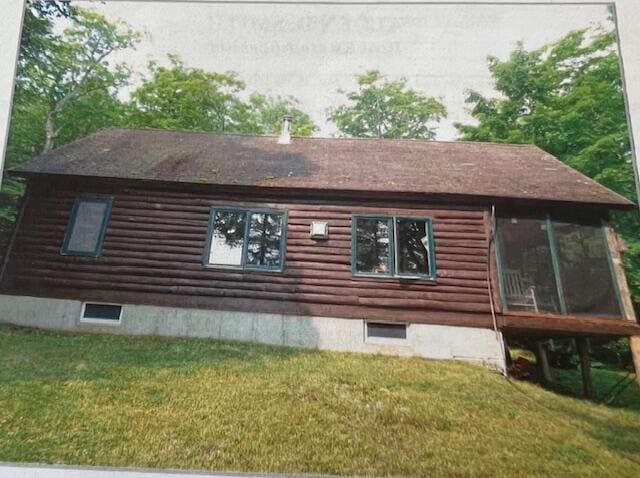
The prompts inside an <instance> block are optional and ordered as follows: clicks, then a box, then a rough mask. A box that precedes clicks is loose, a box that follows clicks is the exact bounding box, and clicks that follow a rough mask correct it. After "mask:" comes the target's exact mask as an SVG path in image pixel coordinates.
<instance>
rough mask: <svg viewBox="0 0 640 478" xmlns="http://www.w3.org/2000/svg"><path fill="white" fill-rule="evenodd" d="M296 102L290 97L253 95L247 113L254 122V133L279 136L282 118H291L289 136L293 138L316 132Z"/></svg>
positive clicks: (309, 119)
mask: <svg viewBox="0 0 640 478" xmlns="http://www.w3.org/2000/svg"><path fill="white" fill-rule="evenodd" d="M298 104H299V103H298V100H296V99H295V98H294V97H292V96H285V97H281V96H278V97H275V98H273V97H270V96H265V95H262V94H260V93H254V94H253V95H251V97H250V98H249V111H250V114H251V117H252V121H254V122H255V131H254V132H255V133H260V134H275V135H277V134H280V130H281V128H282V117H283V116H284V115H290V116H292V117H293V126H292V130H291V134H292V135H293V136H311V135H312V134H313V133H315V132H316V131H317V130H318V127H317V126H316V125H315V124H314V123H313V121H312V120H311V118H310V117H309V115H308V114H307V113H305V112H304V111H302V110H300V109H299V107H298Z"/></svg>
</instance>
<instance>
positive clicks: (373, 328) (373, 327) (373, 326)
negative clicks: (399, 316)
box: [367, 322, 407, 340]
mask: <svg viewBox="0 0 640 478" xmlns="http://www.w3.org/2000/svg"><path fill="white" fill-rule="evenodd" d="M374 337H375V338H382V339H401V340H404V339H406V338H407V324H388V323H387V324H385V323H380V322H367V338H374Z"/></svg>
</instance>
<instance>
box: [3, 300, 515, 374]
mask: <svg viewBox="0 0 640 478" xmlns="http://www.w3.org/2000/svg"><path fill="white" fill-rule="evenodd" d="M81 311H82V302H80V301H74V300H60V299H46V298H38V297H25V296H10V295H0V322H5V323H11V324H15V325H22V326H29V327H38V328H42V329H53V330H68V331H81V332H98V333H112V334H125V335H163V336H172V337H210V338H217V339H224V340H239V341H247V342H259V343H264V344H271V345H283V346H291V347H304V348H317V349H322V350H336V351H343V352H361V353H375V354H388V355H400V356H419V357H424V358H430V359H450V360H451V359H453V360H463V361H467V362H476V363H481V364H484V365H487V366H489V367H492V368H494V369H497V370H500V371H503V370H504V367H505V364H504V354H503V352H502V348H501V347H502V345H501V342H502V340H501V337H499V336H497V335H496V333H495V332H494V331H492V330H488V329H479V328H472V327H451V326H442V325H428V324H410V325H408V327H407V338H406V339H390V338H379V337H376V338H367V336H366V321H365V320H364V319H342V318H333V317H307V316H292V315H279V314H263V313H255V312H251V313H248V312H231V311H221V310H203V309H187V308H170V307H155V306H146V305H144V306H143V305H127V304H125V305H123V311H122V318H121V321H120V322H119V323H108V324H107V323H88V322H83V321H81V320H80V314H81Z"/></svg>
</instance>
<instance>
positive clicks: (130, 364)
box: [0, 325, 306, 383]
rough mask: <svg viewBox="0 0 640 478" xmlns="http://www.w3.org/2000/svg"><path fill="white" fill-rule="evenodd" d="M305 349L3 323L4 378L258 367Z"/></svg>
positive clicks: (0, 336)
mask: <svg viewBox="0 0 640 478" xmlns="http://www.w3.org/2000/svg"><path fill="white" fill-rule="evenodd" d="M305 352H306V351H304V350H299V349H294V348H289V347H275V346H268V345H261V344H254V343H243V342H232V341H221V340H214V339H197V338H175V337H150V336H137V337H131V336H123V335H103V334H83V333H78V332H52V331H48V330H47V331H44V330H38V329H29V328H21V327H16V326H5V325H2V326H0V361H1V362H2V364H3V366H2V367H0V381H1V382H5V383H11V382H13V383H16V382H24V381H40V380H44V381H63V380H95V379H107V378H112V377H113V376H114V375H116V374H119V375H122V374H130V375H140V374H144V373H147V372H151V371H154V372H156V371H158V370H161V369H166V370H171V371H173V372H180V371H185V372H193V371H197V370H202V369H216V368H219V367H221V366H223V365H227V364H229V363H237V364H239V365H241V366H242V367H244V368H245V369H246V368H254V367H255V368H257V369H259V368H260V367H261V366H262V364H263V363H264V362H265V361H266V360H273V359H285V358H289V357H292V356H294V355H298V354H300V353H305Z"/></svg>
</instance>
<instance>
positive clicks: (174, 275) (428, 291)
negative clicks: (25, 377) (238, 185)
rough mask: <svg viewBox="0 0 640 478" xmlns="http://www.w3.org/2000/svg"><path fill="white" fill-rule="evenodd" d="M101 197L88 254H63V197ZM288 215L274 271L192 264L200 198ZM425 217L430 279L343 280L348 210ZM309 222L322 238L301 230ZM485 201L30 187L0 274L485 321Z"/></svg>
mask: <svg viewBox="0 0 640 478" xmlns="http://www.w3.org/2000/svg"><path fill="white" fill-rule="evenodd" d="M96 193H98V194H104V195H109V196H112V197H113V206H112V209H111V215H110V219H109V224H108V227H107V231H106V236H105V239H104V244H103V249H102V255H101V256H100V257H98V258H87V257H75V256H62V255H61V254H60V248H61V245H62V241H63V239H64V235H65V231H66V228H67V224H68V221H69V215H70V212H71V209H72V206H73V202H74V200H75V198H76V197H78V196H79V195H83V194H86V195H89V194H91V195H95V194H96ZM214 205H218V206H223V207H234V206H239V207H255V208H273V209H282V210H286V212H287V222H288V223H287V231H286V249H285V265H284V270H283V271H282V272H269V271H255V270H223V269H215V268H210V267H207V268H205V267H203V265H202V257H203V252H204V248H205V243H206V235H207V225H208V221H209V211H210V208H211V206H214ZM353 214H359V215H368V214H374V215H399V216H402V215H406V216H425V217H431V218H433V229H434V244H435V254H436V268H437V280H436V281H435V283H432V282H427V281H423V280H418V279H397V278H384V279H383V278H365V277H354V276H353V274H352V270H351V257H352V255H351V218H352V215H353ZM312 220H326V221H328V223H329V239H328V240H313V239H311V238H310V237H309V226H310V223H311V221H312ZM487 223H488V213H487V211H486V210H485V209H483V208H479V207H473V206H469V207H466V208H464V209H459V208H447V207H442V206H438V207H415V206H412V205H411V204H409V205H406V206H405V205H403V204H395V205H392V206H390V207H382V206H381V205H371V203H368V202H363V201H362V200H353V201H351V202H350V203H347V202H345V201H333V202H329V203H327V201H326V200H325V201H323V202H322V203H320V201H319V200H311V199H296V200H292V199H276V198H257V199H255V200H254V201H252V202H248V201H247V200H246V196H244V197H233V196H230V195H228V194H213V193H197V194H196V193H193V192H186V191H173V192H167V191H159V190H155V189H141V188H139V187H136V188H134V187H126V188H123V187H115V186H108V185H98V186H96V185H93V186H91V187H90V188H89V186H87V188H86V189H84V190H83V189H82V188H81V189H78V190H75V189H73V188H67V189H65V188H62V187H56V188H50V189H43V188H38V187H35V188H32V190H31V192H30V194H29V197H28V202H27V205H26V208H25V211H24V217H23V220H22V223H21V224H20V227H19V230H18V233H17V236H16V240H15V244H14V246H13V250H12V252H11V256H10V258H9V263H8V268H7V271H6V274H5V277H4V278H3V288H4V289H5V290H7V289H8V290H9V291H12V292H13V293H18V292H20V293H25V294H30V295H41V296H52V295H53V296H59V297H64V298H75V299H80V300H106V301H109V302H123V303H141V304H157V305H172V306H183V307H192V306H195V307H212V308H222V309H243V310H253V311H257V312H259V311H265V312H274V311H275V312H284V313H286V312H290V313H298V314H308V315H321V316H322V315H330V316H340V317H354V318H377V319H385V320H399V321H412V322H425V323H446V324H456V323H459V324H460V325H475V326H483V327H490V326H491V320H490V316H489V315H488V314H489V312H490V305H489V295H488V289H487V253H488V251H487V246H488V237H487V230H488V229H487Z"/></svg>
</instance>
